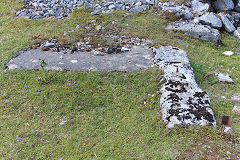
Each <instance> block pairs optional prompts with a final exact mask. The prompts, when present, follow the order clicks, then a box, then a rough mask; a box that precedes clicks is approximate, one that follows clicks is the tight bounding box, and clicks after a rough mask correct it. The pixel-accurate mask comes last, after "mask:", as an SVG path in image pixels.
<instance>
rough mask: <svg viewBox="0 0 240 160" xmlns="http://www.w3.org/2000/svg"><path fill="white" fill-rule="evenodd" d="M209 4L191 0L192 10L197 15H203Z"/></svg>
mask: <svg viewBox="0 0 240 160" xmlns="http://www.w3.org/2000/svg"><path fill="white" fill-rule="evenodd" d="M209 8H210V6H209V4H208V3H202V2H199V1H198V0H193V1H192V11H193V12H195V13H197V14H198V15H203V14H204V13H205V12H207V11H208V10H209Z"/></svg>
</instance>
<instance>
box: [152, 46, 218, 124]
mask: <svg viewBox="0 0 240 160" xmlns="http://www.w3.org/2000/svg"><path fill="white" fill-rule="evenodd" d="M153 51H154V53H155V57H154V65H157V66H159V68H160V69H163V70H164V77H165V79H166V83H164V85H163V87H162V88H161V93H162V95H161V98H160V106H161V110H162V118H163V121H164V122H167V123H168V124H167V127H168V128H172V127H174V125H175V124H182V123H184V124H185V125H214V126H215V125H216V120H215V118H214V114H213V111H212V109H211V108H210V99H209V96H208V94H207V93H206V92H204V91H203V90H202V89H201V88H199V86H198V85H197V83H196V81H195V77H194V73H193V69H192V67H191V64H190V62H189V59H188V57H187V53H186V52H185V51H183V50H181V49H179V48H174V47H171V46H165V47H159V48H157V49H156V48H154V50H153Z"/></svg>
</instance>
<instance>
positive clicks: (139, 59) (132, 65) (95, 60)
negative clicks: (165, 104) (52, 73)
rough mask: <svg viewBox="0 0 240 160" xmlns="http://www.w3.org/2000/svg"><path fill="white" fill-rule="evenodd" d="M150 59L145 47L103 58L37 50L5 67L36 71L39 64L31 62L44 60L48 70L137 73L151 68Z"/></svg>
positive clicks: (84, 53) (87, 53) (88, 54)
mask: <svg viewBox="0 0 240 160" xmlns="http://www.w3.org/2000/svg"><path fill="white" fill-rule="evenodd" d="M61 56H62V57H61ZM59 57H61V58H59ZM152 57H153V53H152V51H151V49H149V47H147V46H146V47H138V46H133V48H131V51H129V52H124V53H121V54H106V55H104V56H99V55H94V51H92V52H75V54H64V50H61V51H60V52H51V51H45V52H43V51H41V49H40V48H38V49H34V50H28V51H26V52H24V53H22V54H20V55H19V56H18V57H16V58H14V59H12V60H11V61H10V62H9V63H8V64H7V65H6V68H8V67H9V70H11V69H27V70H32V69H34V70H37V69H39V63H35V62H33V60H38V59H44V61H45V62H46V63H47V66H46V67H47V68H46V69H49V70H56V69H57V70H60V69H61V70H72V71H116V70H117V71H139V70H141V69H147V68H150V67H151V64H152ZM72 60H74V61H72ZM71 61H72V62H74V63H72V62H71ZM76 62H77V63H76ZM6 71H7V69H6Z"/></svg>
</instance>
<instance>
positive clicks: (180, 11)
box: [158, 2, 194, 19]
mask: <svg viewBox="0 0 240 160" xmlns="http://www.w3.org/2000/svg"><path fill="white" fill-rule="evenodd" d="M158 6H159V7H161V8H162V10H164V11H169V12H174V13H175V15H176V16H177V17H184V18H186V19H193V18H194V15H193V14H192V12H191V10H190V8H188V7H187V6H185V5H179V4H175V3H174V2H165V3H161V2H160V3H159V4H158Z"/></svg>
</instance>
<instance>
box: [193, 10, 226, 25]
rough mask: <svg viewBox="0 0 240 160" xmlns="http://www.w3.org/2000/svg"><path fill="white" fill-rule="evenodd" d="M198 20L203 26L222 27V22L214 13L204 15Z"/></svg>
mask: <svg viewBox="0 0 240 160" xmlns="http://www.w3.org/2000/svg"><path fill="white" fill-rule="evenodd" d="M198 20H199V22H200V23H201V24H206V25H209V26H210V27H213V28H221V27H222V21H221V20H220V19H219V18H218V17H217V16H216V15H215V13H213V12H210V13H206V14H204V15H202V16H201V17H199V18H198Z"/></svg>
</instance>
